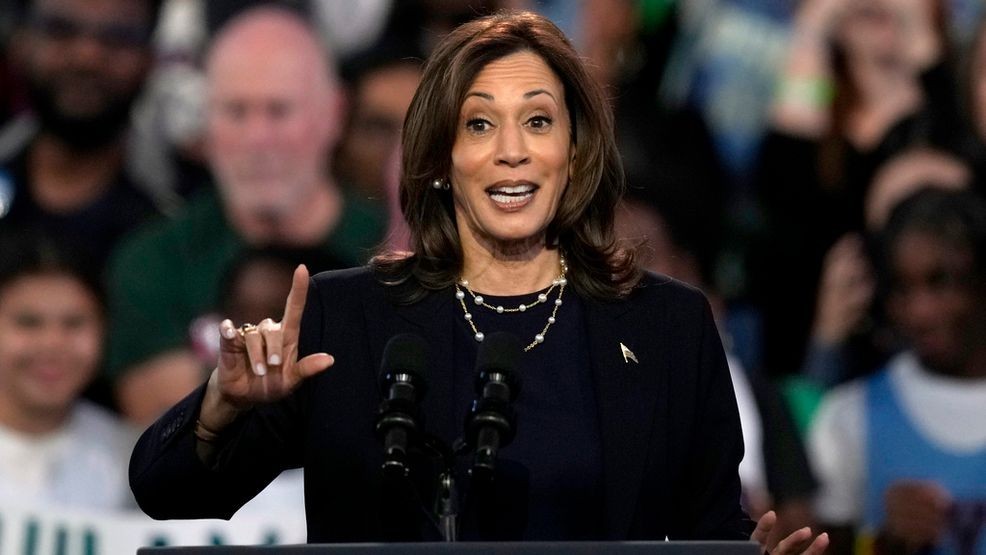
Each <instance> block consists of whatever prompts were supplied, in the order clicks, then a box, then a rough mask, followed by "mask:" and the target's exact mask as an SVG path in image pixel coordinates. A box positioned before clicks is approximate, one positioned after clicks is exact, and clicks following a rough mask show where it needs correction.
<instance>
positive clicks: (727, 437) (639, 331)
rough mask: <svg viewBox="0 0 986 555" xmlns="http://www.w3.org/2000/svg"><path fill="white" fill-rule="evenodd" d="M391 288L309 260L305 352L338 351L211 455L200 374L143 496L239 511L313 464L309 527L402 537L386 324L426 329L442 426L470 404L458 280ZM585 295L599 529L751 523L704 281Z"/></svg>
mask: <svg viewBox="0 0 986 555" xmlns="http://www.w3.org/2000/svg"><path fill="white" fill-rule="evenodd" d="M386 289H387V288H386V287H384V286H382V285H380V284H379V283H378V282H377V281H376V280H375V279H374V277H373V276H372V275H371V273H370V271H369V270H367V269H365V268H354V269H350V270H342V271H335V272H327V273H323V274H319V275H316V276H314V277H313V278H312V281H311V284H310V288H309V292H308V300H307V304H306V307H305V312H304V316H303V318H302V330H301V336H300V338H299V353H300V356H304V355H305V354H307V353H311V352H318V351H325V352H329V353H331V354H332V355H333V356H334V357H335V360H336V362H335V364H334V366H332V367H331V368H329V369H328V370H327V371H325V372H323V373H321V374H319V375H318V376H315V377H313V378H312V379H310V380H308V381H307V382H305V383H304V384H302V386H301V387H299V389H298V390H297V391H296V392H295V393H294V394H292V395H291V396H290V397H289V398H288V399H286V400H284V401H282V402H280V403H276V404H273V405H269V406H263V407H258V408H255V409H253V410H251V411H249V412H248V413H246V414H244V415H242V416H241V417H240V418H239V419H238V420H237V421H236V422H235V423H234V424H233V425H231V427H230V428H228V429H227V430H225V431H224V434H223V444H222V446H221V448H220V450H219V452H218V456H217V457H216V460H215V462H214V464H213V465H211V466H206V465H205V464H203V463H202V462H201V461H200V460H199V458H198V457H197V456H196V454H195V438H194V435H193V430H194V426H195V420H196V418H197V415H198V408H199V406H200V404H201V400H202V396H203V394H204V386H203V387H200V388H199V389H198V390H197V391H196V392H194V393H192V394H191V395H190V396H189V397H187V398H186V399H185V400H183V401H182V402H181V403H179V404H178V405H176V406H175V407H174V408H172V409H171V410H170V411H168V412H167V413H166V414H165V415H164V416H162V417H161V418H160V419H159V420H158V421H157V422H156V423H155V424H154V425H152V426H151V427H150V428H149V429H148V430H147V431H145V432H144V434H143V436H142V437H141V439H140V441H139V442H138V444H137V446H136V447H135V449H134V453H133V457H132V459H131V466H130V480H131V487H132V488H133V491H134V495H135V497H136V499H137V502H138V503H139V504H140V506H141V508H142V509H143V510H144V511H145V512H146V513H147V514H148V515H150V516H152V517H154V518H229V517H230V516H231V515H232V514H233V513H234V512H235V511H236V510H237V509H238V508H239V507H240V506H241V505H242V504H244V503H245V502H246V501H248V500H249V499H251V498H252V497H253V496H254V495H256V493H258V492H259V491H260V490H262V489H263V488H264V487H265V486H266V485H267V483H269V482H270V481H271V480H272V479H273V478H274V477H276V476H277V474H278V473H280V472H281V471H282V470H283V469H285V468H292V467H299V466H303V467H304V469H305V508H306V514H307V521H308V541H309V542H313V543H314V542H346V541H381V540H387V539H394V538H393V535H392V534H391V529H390V527H389V526H388V520H387V517H386V515H382V514H381V509H380V507H381V498H382V497H383V496H384V495H386V491H385V490H386V485H385V484H384V483H383V480H382V477H381V472H380V464H381V463H382V462H383V453H382V449H381V446H380V443H379V441H378V440H377V439H376V438H375V437H374V434H373V426H374V419H375V416H376V411H377V407H378V406H379V403H380V396H379V393H378V388H377V383H376V380H377V374H378V368H379V366H380V362H381V358H382V354H383V349H384V346H385V344H386V343H387V341H388V339H389V338H390V337H392V336H393V335H395V334H398V333H402V332H413V333H417V334H419V335H421V336H423V337H424V338H425V340H426V341H427V342H428V344H429V345H430V348H431V352H430V357H429V362H430V367H429V378H428V383H429V392H428V395H427V396H426V397H425V399H424V400H423V403H422V409H423V413H424V417H425V420H426V422H427V423H428V426H429V427H430V428H431V429H432V433H435V434H436V435H439V436H443V437H447V438H454V437H457V434H458V433H460V432H461V427H462V418H463V415H461V414H454V413H455V411H454V410H453V406H452V405H453V402H452V401H453V400H452V392H451V385H450V384H451V383H452V379H451V375H452V372H453V362H452V361H453V352H452V347H451V344H450V343H451V342H450V341H449V338H450V337H452V336H453V330H454V328H453V327H452V326H454V325H460V323H459V322H456V321H455V320H454V319H449V318H441V317H439V316H438V315H440V314H443V313H445V312H444V311H443V307H444V306H445V303H450V302H455V300H454V296H453V294H452V292H451V290H449V291H440V292H435V293H430V294H429V295H427V296H426V297H425V298H424V299H423V300H421V301H419V302H417V303H415V304H412V305H403V306H401V305H396V304H394V303H392V302H391V301H390V297H389V296H388V292H387V291H386ZM583 302H584V306H585V319H586V330H587V335H588V337H589V352H590V353H591V357H592V360H591V369H592V378H593V386H594V389H595V395H596V400H597V406H598V412H599V429H600V436H601V441H602V467H603V477H602V479H603V487H604V507H603V508H602V514H603V515H604V517H603V518H604V520H605V522H604V523H603V526H602V529H604V530H605V533H606V536H605V537H604V538H600V539H610V540H642V539H658V540H660V539H664V538H665V537H669V538H671V539H674V540H689V539H735V540H740V539H744V540H745V539H749V536H750V533H751V531H752V529H753V523H752V522H751V521H750V520H749V519H748V518H747V516H746V515H745V513H744V512H743V511H742V509H741V507H740V481H739V476H738V472H737V467H738V465H739V461H740V459H741V458H742V455H743V440H742V435H741V431H740V423H739V414H738V411H737V408H736V400H735V397H734V395H733V388H732V383H731V381H730V377H729V370H728V368H727V366H726V360H725V356H724V354H723V349H722V344H721V342H720V339H719V335H718V333H717V331H716V328H715V324H714V322H713V319H712V313H711V310H710V308H709V305H708V302H707V301H706V300H705V298H704V296H703V295H702V294H701V293H700V292H698V291H697V290H695V289H693V288H691V287H688V286H686V285H683V284H681V283H680V282H677V281H674V280H672V279H670V278H666V277H662V276H657V275H654V274H647V275H646V276H645V277H644V279H643V280H642V281H641V283H640V285H639V286H638V287H637V288H636V289H635V290H634V291H633V292H632V293H631V294H630V295H629V296H628V297H627V298H625V299H622V300H619V301H615V302H600V301H594V300H590V299H584V300H583ZM621 343H622V344H623V345H625V346H626V347H628V348H629V349H630V350H631V351H632V352H633V353H634V354H635V356H636V359H637V361H636V362H634V361H633V360H629V359H625V357H624V354H623V352H622V349H621V346H620V344H621ZM405 539H406V538H405Z"/></svg>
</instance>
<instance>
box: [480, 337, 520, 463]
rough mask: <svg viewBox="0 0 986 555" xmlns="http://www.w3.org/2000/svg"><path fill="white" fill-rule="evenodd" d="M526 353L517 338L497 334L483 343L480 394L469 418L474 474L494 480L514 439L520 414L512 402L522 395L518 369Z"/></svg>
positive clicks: (481, 344)
mask: <svg viewBox="0 0 986 555" xmlns="http://www.w3.org/2000/svg"><path fill="white" fill-rule="evenodd" d="M523 352H524V346H523V344H522V343H521V342H520V339H518V338H517V336H515V335H513V334H510V333H506V332H496V333H491V334H490V335H488V336H486V338H485V339H484V340H483V342H482V343H480V344H479V354H478V355H477V356H476V393H477V394H478V395H479V398H478V399H476V400H475V401H473V404H472V407H471V408H470V410H469V414H468V415H467V416H466V443H467V444H468V445H469V446H470V447H475V448H476V454H475V457H474V459H473V466H472V475H473V477H474V478H478V479H481V480H482V479H492V478H493V473H494V470H495V468H496V456H497V453H498V452H499V450H500V448H501V447H506V446H507V445H509V444H510V442H511V441H513V439H514V433H515V431H516V421H517V418H516V415H515V414H514V410H513V408H512V407H511V405H510V404H511V403H512V402H513V401H514V400H515V399H516V398H517V394H518V393H519V392H520V380H519V379H518V378H517V375H516V373H515V372H514V369H515V368H516V367H517V362H518V361H519V360H520V356H521V354H522V353H523Z"/></svg>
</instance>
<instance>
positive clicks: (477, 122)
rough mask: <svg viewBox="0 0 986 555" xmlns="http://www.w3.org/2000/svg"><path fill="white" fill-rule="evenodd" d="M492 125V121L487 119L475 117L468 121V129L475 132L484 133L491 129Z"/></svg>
mask: <svg viewBox="0 0 986 555" xmlns="http://www.w3.org/2000/svg"><path fill="white" fill-rule="evenodd" d="M490 125H491V124H490V122H488V121H486V120H485V119H480V118H473V119H471V120H469V121H467V122H466V129H468V130H469V131H472V132H473V133H483V132H485V131H489V129H490Z"/></svg>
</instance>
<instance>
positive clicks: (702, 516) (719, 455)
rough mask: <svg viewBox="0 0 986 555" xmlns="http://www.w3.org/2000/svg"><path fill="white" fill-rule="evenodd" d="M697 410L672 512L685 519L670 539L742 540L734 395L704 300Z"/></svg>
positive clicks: (746, 532) (748, 524)
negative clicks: (680, 500)
mask: <svg viewBox="0 0 986 555" xmlns="http://www.w3.org/2000/svg"><path fill="white" fill-rule="evenodd" d="M695 394H696V399H695V400H694V401H695V405H696V412H695V420H694V428H693V429H692V430H691V437H690V438H689V451H688V456H687V459H686V460H687V467H686V468H685V472H684V475H685V478H686V479H685V481H684V484H683V488H684V489H683V490H682V491H683V493H682V496H681V498H683V499H684V503H683V505H682V506H681V507H679V508H678V509H675V508H674V507H672V511H677V512H678V514H677V517H678V518H680V519H683V521H681V522H682V523H683V524H684V523H689V524H687V525H685V526H683V527H682V528H679V529H683V531H684V534H683V536H684V537H678V538H672V539H703V540H713V539H721V540H747V539H749V538H750V534H751V533H752V532H753V528H754V523H753V522H752V521H751V520H750V519H749V518H748V517H747V515H746V513H745V512H743V509H742V508H741V507H740V489H741V487H740V479H739V471H738V468H739V463H740V460H742V458H743V434H742V430H741V428H740V420H739V411H738V410H737V407H736V396H735V395H734V393H733V385H732V379H731V378H730V376H729V367H728V366H727V364H726V356H725V353H724V352H723V348H722V342H721V341H720V339H719V333H718V331H717V330H716V326H715V323H714V322H713V318H712V311H711V309H710V308H709V304H708V302H706V301H704V299H703V305H702V317H701V337H700V342H699V350H698V361H697V375H696V389H695Z"/></svg>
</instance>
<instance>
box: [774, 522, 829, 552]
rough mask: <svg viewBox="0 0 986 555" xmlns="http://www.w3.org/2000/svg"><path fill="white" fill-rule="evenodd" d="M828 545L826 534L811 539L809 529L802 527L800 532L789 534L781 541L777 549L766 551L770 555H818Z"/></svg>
mask: <svg viewBox="0 0 986 555" xmlns="http://www.w3.org/2000/svg"><path fill="white" fill-rule="evenodd" d="M828 545H829V535H828V533H822V534H819V535H818V537H816V538H815V539H812V537H811V528H808V527H804V528H801V529H800V530H795V531H794V532H791V534H790V535H788V537H786V538H784V539H783V540H781V542H780V543H779V544H777V547H775V548H774V549H770V550H768V552H769V553H770V555H788V554H789V553H790V554H794V553H804V554H806V555H819V554H820V553H824V552H825V548H826V547H828Z"/></svg>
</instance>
